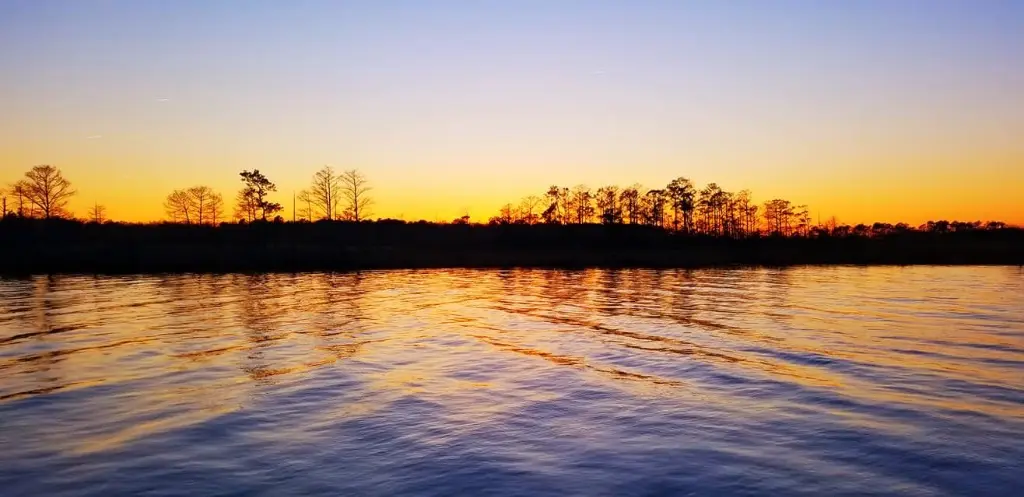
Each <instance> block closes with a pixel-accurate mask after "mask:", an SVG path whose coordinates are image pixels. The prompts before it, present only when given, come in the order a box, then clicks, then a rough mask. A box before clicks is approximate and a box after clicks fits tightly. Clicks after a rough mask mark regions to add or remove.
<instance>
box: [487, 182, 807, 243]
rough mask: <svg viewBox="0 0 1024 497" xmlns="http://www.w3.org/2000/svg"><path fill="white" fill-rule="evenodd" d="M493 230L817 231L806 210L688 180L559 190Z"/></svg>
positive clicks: (501, 216)
mask: <svg viewBox="0 0 1024 497" xmlns="http://www.w3.org/2000/svg"><path fill="white" fill-rule="evenodd" d="M489 223H490V224H540V223H545V224H588V223H601V224H634V225H644V226H655V227H659V228H663V229H666V230H670V231H674V232H680V233H685V234H706V235H716V236H728V237H741V236H746V235H750V234H754V233H771V234H779V235H784V236H791V235H807V234H809V233H810V230H811V229H812V225H811V216H810V213H809V211H808V208H807V206H806V205H794V204H793V203H792V202H790V201H789V200H784V199H774V200H770V201H767V202H764V203H763V204H762V205H758V204H757V203H755V202H754V200H753V197H752V194H751V193H750V191H749V190H743V191H740V192H737V193H733V192H729V191H726V190H724V189H722V187H720V186H718V185H717V184H716V183H710V184H708V185H707V186H705V187H704V188H701V189H697V187H695V186H694V184H693V182H692V181H690V180H689V179H687V178H683V177H680V178H676V179H673V180H672V181H671V182H669V183H668V185H666V186H665V187H664V188H652V189H645V188H643V187H642V186H640V185H633V186H629V187H625V188H621V187H619V186H616V185H609V186H603V187H601V188H598V189H597V190H596V191H595V190H591V189H590V188H589V187H587V186H586V185H578V186H576V187H574V188H568V187H560V186H557V185H554V186H551V187H550V188H548V190H547V192H545V193H544V195H543V196H536V195H530V196H527V197H525V198H524V199H523V200H522V201H521V202H520V203H519V204H518V205H514V204H511V203H509V204H505V205H504V206H502V207H501V209H500V210H499V212H498V214H497V215H496V216H493V217H491V218H490V221H489Z"/></svg>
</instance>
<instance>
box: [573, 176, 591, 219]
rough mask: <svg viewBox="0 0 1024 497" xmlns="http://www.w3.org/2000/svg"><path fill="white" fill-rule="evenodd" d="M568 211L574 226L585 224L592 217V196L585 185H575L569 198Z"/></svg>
mask: <svg viewBox="0 0 1024 497" xmlns="http://www.w3.org/2000/svg"><path fill="white" fill-rule="evenodd" d="M570 198H571V200H570V207H571V208H570V209H569V212H572V221H573V222H574V223H576V224H586V223H589V222H590V220H591V219H592V218H593V217H594V194H593V193H591V192H590V188H589V187H587V186H586V185H576V187H574V188H573V189H572V195H571V196H570Z"/></svg>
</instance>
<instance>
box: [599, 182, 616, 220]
mask: <svg viewBox="0 0 1024 497" xmlns="http://www.w3.org/2000/svg"><path fill="white" fill-rule="evenodd" d="M597 208H598V210H599V211H600V216H601V222H602V223H604V224H621V223H622V208H621V206H620V205H619V187H617V186H615V185H609V186H602V187H601V188H598V189H597Z"/></svg>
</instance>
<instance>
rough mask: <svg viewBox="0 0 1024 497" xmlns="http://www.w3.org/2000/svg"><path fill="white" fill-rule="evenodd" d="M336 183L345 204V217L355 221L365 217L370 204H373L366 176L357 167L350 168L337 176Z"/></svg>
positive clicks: (368, 212) (367, 214)
mask: <svg viewBox="0 0 1024 497" xmlns="http://www.w3.org/2000/svg"><path fill="white" fill-rule="evenodd" d="M338 184H339V187H340V191H341V196H342V198H344V200H345V204H346V207H345V218H346V219H348V220H351V221H355V222H359V221H362V220H364V219H366V217H367V216H369V215H370V205H372V204H373V199H371V198H370V196H369V192H370V190H371V188H370V185H369V181H367V179H366V177H365V176H363V174H362V173H360V172H359V170H358V169H350V170H348V171H345V172H343V173H341V175H340V176H338Z"/></svg>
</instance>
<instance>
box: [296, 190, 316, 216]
mask: <svg viewBox="0 0 1024 497" xmlns="http://www.w3.org/2000/svg"><path fill="white" fill-rule="evenodd" d="M296 199H298V201H299V205H300V206H301V207H299V218H301V219H305V220H306V221H312V220H313V194H312V193H310V192H309V190H302V191H300V192H299V194H298V196H296Z"/></svg>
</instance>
